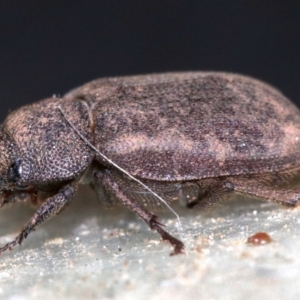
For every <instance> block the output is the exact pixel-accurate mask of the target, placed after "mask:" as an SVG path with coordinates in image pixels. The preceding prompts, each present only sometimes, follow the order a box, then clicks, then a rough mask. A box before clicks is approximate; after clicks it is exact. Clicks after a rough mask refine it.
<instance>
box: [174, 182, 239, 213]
mask: <svg viewBox="0 0 300 300" xmlns="http://www.w3.org/2000/svg"><path fill="white" fill-rule="evenodd" d="M196 188H198V192H197V190H196ZM233 191H234V185H233V184H232V182H231V181H228V180H224V179H220V178H207V179H202V180H201V181H197V182H196V181H194V182H187V183H184V184H183V186H182V190H181V191H180V192H179V199H180V200H181V201H182V199H184V198H186V200H185V202H186V206H187V207H189V208H193V207H195V208H197V209H199V208H200V209H202V208H205V209H206V208H212V207H214V206H215V205H217V204H219V203H220V202H221V201H224V200H225V199H226V198H228V197H229V194H230V193H231V192H233Z"/></svg>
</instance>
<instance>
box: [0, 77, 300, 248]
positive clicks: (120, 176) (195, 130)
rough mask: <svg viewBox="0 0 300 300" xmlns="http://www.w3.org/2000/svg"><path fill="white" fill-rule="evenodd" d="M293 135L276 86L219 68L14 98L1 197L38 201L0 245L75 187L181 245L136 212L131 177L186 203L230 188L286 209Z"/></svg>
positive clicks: (2, 156)
mask: <svg viewBox="0 0 300 300" xmlns="http://www.w3.org/2000/svg"><path fill="white" fill-rule="evenodd" d="M62 112H63V113H62ZM71 125H72V126H71ZM74 129H75V130H74ZM78 133H80V134H81V136H80V135H79V134H78ZM299 138H300V112H299V110H298V108H297V107H296V106H294V105H293V104H292V103H291V102H290V101H289V100H288V99H287V98H285V97H284V96H283V95H282V94H281V93H280V92H279V91H277V90H276V89H274V88H272V87H270V86H268V85H267V84H265V83H262V82H260V81H258V80H255V79H251V78H249V77H245V76H241V75H235V74H229V73H221V72H220V73H218V72H183V73H165V74H152V75H140V76H127V77H115V78H103V79H98V80H95V81H92V82H90V83H87V84H85V85H83V86H81V87H79V88H77V89H75V90H73V91H71V92H69V93H68V94H66V95H65V96H64V97H62V98H55V97H53V98H48V99H45V100H42V101H39V102H36V103H33V104H31V105H27V106H23V107H21V108H19V109H17V110H15V111H13V112H12V113H10V114H9V115H8V117H7V118H6V120H5V121H4V123H3V124H2V126H1V131H0V191H1V198H0V204H1V206H3V205H5V204H8V203H13V202H20V201H24V200H25V199H28V198H29V199H31V201H33V202H42V204H41V205H40V207H39V208H38V210H37V211H36V212H35V214H34V215H33V217H32V218H31V219H30V220H29V222H28V223H27V224H26V225H25V226H24V228H23V229H22V231H21V233H20V234H19V235H18V236H17V237H16V239H15V240H13V241H12V242H10V243H8V244H7V245H5V246H4V247H2V248H0V253H1V252H3V251H5V250H7V249H12V248H13V247H15V246H16V245H17V244H21V243H22V241H23V240H24V239H25V238H26V237H27V236H28V234H29V233H30V232H31V231H33V230H34V229H35V228H36V227H37V226H38V225H40V224H42V223H43V222H45V221H46V220H48V219H49V218H50V217H52V216H53V215H55V214H57V213H58V212H59V211H60V210H61V209H62V208H63V207H64V206H65V205H66V204H67V203H68V202H70V201H71V200H72V198H73V197H74V195H75V194H76V191H77V189H78V185H79V184H89V185H91V186H92V187H93V188H94V190H95V191H96V193H97V194H98V196H99V198H100V199H101V200H102V201H103V202H104V203H106V204H107V205H110V204H113V203H114V202H116V201H120V202H121V203H123V204H124V205H125V206H127V207H128V208H129V209H131V210H132V211H134V212H135V213H136V214H137V215H138V216H139V217H141V218H142V219H143V220H144V221H145V222H146V223H147V224H148V225H149V226H150V228H151V229H153V230H155V231H157V232H158V233H159V234H160V235H161V237H162V239H163V240H166V241H168V242H169V243H170V244H171V245H172V246H173V252H172V254H178V253H182V252H183V250H184V245H183V243H182V242H181V241H180V240H178V239H176V238H175V237H173V236H171V235H170V234H169V233H168V232H167V231H165V230H164V229H163V227H162V224H161V223H160V222H159V221H158V217H157V216H156V215H154V214H153V213H152V212H150V211H149V210H148V209H146V207H145V204H147V203H148V202H150V201H153V195H152V194H151V193H142V192H141V191H143V187H142V186H141V185H140V184H139V183H138V182H136V181H134V180H132V178H136V179H137V180H139V181H140V182H142V183H143V184H145V185H146V186H149V187H150V188H151V189H152V190H154V191H157V193H158V194H159V195H160V196H161V197H162V198H164V199H166V201H167V202H168V203H169V202H171V201H173V200H179V201H180V202H181V203H183V204H184V205H185V206H187V207H194V208H204V207H212V206H214V205H215V204H216V203H219V202H220V201H223V200H225V199H226V198H228V197H230V195H231V194H232V193H238V194H245V195H249V196H253V197H257V198H260V199H265V200H269V201H275V202H278V203H281V204H283V205H288V206H295V205H296V203H297V200H298V198H299V197H300V191H299V190H297V189H294V186H295V183H296V182H297V181H299V176H300V171H299V170H300V167H299V165H298V162H299V160H300V152H299V151H300V140H299ZM91 145H92V147H91ZM94 149H96V150H97V151H94ZM99 153H103V154H104V155H105V156H106V157H108V158H109V159H110V160H111V161H112V162H114V163H115V164H116V165H118V166H120V168H121V170H126V172H127V173H128V174H130V176H131V177H128V176H127V175H126V174H124V173H123V172H122V171H120V169H119V168H116V167H115V165H112V164H111V163H110V162H109V161H107V160H106V159H104V158H103V156H101V155H99Z"/></svg>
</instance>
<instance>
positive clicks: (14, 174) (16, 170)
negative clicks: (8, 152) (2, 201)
mask: <svg viewBox="0 0 300 300" xmlns="http://www.w3.org/2000/svg"><path fill="white" fill-rule="evenodd" d="M21 163H22V161H21V159H19V158H17V159H16V160H15V161H14V162H13V163H12V164H11V166H10V167H9V169H8V171H7V180H8V182H13V183H16V182H17V180H18V179H19V178H20V176H21V174H22V166H21Z"/></svg>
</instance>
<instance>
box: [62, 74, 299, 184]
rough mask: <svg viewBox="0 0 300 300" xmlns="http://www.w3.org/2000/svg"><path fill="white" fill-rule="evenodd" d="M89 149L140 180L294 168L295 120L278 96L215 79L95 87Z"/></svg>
mask: <svg viewBox="0 0 300 300" xmlns="http://www.w3.org/2000/svg"><path fill="white" fill-rule="evenodd" d="M66 97H67V98H70V97H77V98H82V99H85V100H87V101H89V102H90V103H91V106H92V107H93V109H92V114H93V119H94V130H95V145H96V147H97V148H98V149H99V150H100V151H101V152H102V153H104V154H105V155H106V156H108V157H109V158H110V159H112V160H113V161H114V162H115V163H117V164H118V165H120V166H121V167H122V168H124V169H125V170H127V171H128V172H130V173H131V174H132V175H135V176H136V177H139V178H147V179H153V180H162V181H182V180H193V179H201V178H206V177H217V176H224V175H239V174H254V173H266V172H276V171H282V170H289V169H294V168H299V162H300V150H299V146H300V139H299V138H300V112H299V110H298V108H297V107H296V106H295V105H293V104H292V103H291V102H290V101H289V100H288V99H287V98H285V97H284V96H283V95H282V94H281V93H280V92H279V91H277V90H276V89H274V88H272V87H270V86H268V85H266V84H264V83H262V82H260V81H257V80H254V79H251V78H248V77H244V76H240V75H234V74H226V73H214V72H207V73H206V72H195V73H193V72H190V73H167V74H154V75H145V76H131V77H119V78H106V79H100V80H95V81H93V82H91V83H88V84H86V85H84V86H82V87H80V88H79V89H77V90H74V91H72V92H70V93H69V94H68V95H67V96H66Z"/></svg>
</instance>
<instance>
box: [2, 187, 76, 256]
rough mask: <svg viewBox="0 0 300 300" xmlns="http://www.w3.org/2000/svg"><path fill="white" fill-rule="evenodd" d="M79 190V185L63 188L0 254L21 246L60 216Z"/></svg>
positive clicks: (38, 211) (40, 209)
mask: <svg viewBox="0 0 300 300" xmlns="http://www.w3.org/2000/svg"><path fill="white" fill-rule="evenodd" d="M76 190H77V184H76V183H73V184H69V185H66V186H64V187H63V188H61V189H60V190H59V191H58V193H57V194H55V195H54V196H53V197H51V198H50V199H48V200H47V201H46V202H45V203H44V204H43V205H42V206H41V207H40V208H39V209H38V210H37V211H36V213H35V214H34V215H33V217H32V218H31V219H30V220H29V222H28V223H27V225H25V226H24V228H23V229H22V231H21V233H20V234H19V235H18V236H17V237H16V238H15V239H14V240H13V241H12V242H10V243H8V244H6V245H5V246H4V247H2V248H0V254H1V253H2V252H4V251H6V250H7V249H9V250H12V249H13V248H14V247H15V246H16V245H21V243H22V242H23V240H24V239H26V238H27V236H28V235H29V233H30V232H32V231H33V230H35V229H36V227H37V226H39V225H41V224H42V223H44V222H45V221H47V220H48V219H50V218H51V217H52V216H54V215H56V214H58V213H59V212H60V211H61V210H62V209H63V208H64V207H65V205H66V204H67V203H68V202H69V201H70V200H71V199H72V198H73V196H74V195H75V193H76Z"/></svg>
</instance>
